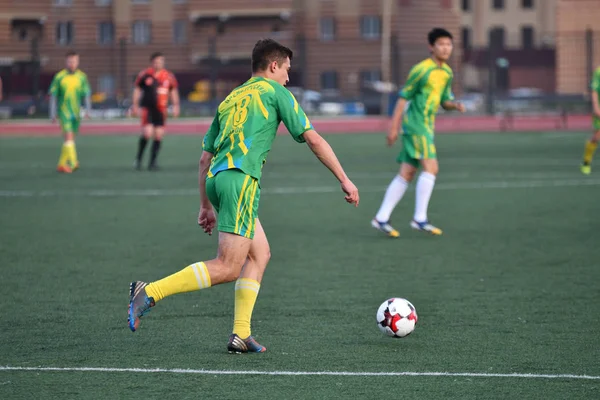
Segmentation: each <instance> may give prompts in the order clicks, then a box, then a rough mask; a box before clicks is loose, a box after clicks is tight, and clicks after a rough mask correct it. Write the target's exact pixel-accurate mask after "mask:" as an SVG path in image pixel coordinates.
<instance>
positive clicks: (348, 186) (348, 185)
mask: <svg viewBox="0 0 600 400" xmlns="http://www.w3.org/2000/svg"><path fill="white" fill-rule="evenodd" d="M275 101H276V106H277V109H278V111H279V116H280V117H281V120H282V121H283V123H284V125H285V127H286V128H287V129H288V131H289V132H290V134H291V135H292V137H293V138H294V140H295V141H296V142H298V143H303V142H306V144H308V147H309V148H310V149H311V150H312V152H313V153H314V154H315V156H317V158H318V159H319V161H321V162H322V163H323V165H325V166H326V167H327V168H329V170H330V171H331V172H332V173H333V175H334V176H335V177H336V178H337V180H338V181H339V182H340V184H341V186H342V191H343V192H344V193H345V194H346V196H345V199H346V201H347V202H348V203H351V204H354V205H356V206H358V202H359V196H358V189H357V188H356V186H354V184H353V183H352V181H351V180H350V179H349V178H348V176H347V175H346V173H345V172H344V169H343V168H342V165H341V164H340V162H339V160H338V158H337V157H336V155H335V153H334V152H333V149H332V148H331V146H330V145H329V143H327V141H326V140H325V139H323V138H322V137H321V135H319V134H318V133H317V132H316V131H315V130H314V128H313V126H312V124H311V123H310V120H309V119H308V117H307V116H306V114H305V113H304V110H303V109H302V107H300V105H299V104H298V102H297V101H296V98H295V97H294V95H293V94H292V93H291V92H290V91H289V90H287V89H285V88H283V87H277V88H276V91H275Z"/></svg>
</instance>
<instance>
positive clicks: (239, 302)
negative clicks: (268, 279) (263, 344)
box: [233, 278, 260, 339]
mask: <svg viewBox="0 0 600 400" xmlns="http://www.w3.org/2000/svg"><path fill="white" fill-rule="evenodd" d="M259 290H260V283H258V282H257V281H255V280H254V279H246V278H240V279H238V280H237V282H236V283H235V314H234V318H233V333H235V334H236V335H238V336H239V337H241V338H242V339H246V338H247V337H248V336H250V319H251V318H252V310H254V304H255V303H256V298H257V297H258V291H259Z"/></svg>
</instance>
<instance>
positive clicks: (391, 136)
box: [387, 128, 398, 146]
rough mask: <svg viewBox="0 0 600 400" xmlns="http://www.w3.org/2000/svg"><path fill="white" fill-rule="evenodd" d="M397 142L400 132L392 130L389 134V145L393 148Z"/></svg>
mask: <svg viewBox="0 0 600 400" xmlns="http://www.w3.org/2000/svg"><path fill="white" fill-rule="evenodd" d="M396 140H398V130H396V129H393V128H392V129H390V130H389V132H388V134H387V145H388V146H393V145H394V143H396Z"/></svg>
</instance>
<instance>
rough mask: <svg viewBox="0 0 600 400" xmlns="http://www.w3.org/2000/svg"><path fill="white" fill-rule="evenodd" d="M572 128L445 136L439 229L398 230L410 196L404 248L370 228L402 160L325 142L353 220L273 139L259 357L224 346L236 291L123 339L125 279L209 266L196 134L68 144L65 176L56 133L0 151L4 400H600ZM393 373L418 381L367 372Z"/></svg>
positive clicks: (223, 290) (591, 276)
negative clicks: (409, 314) (388, 305)
mask: <svg viewBox="0 0 600 400" xmlns="http://www.w3.org/2000/svg"><path fill="white" fill-rule="evenodd" d="M584 137H585V136H584V134H582V133H581V134H580V133H527V134H525V133H522V134H518V133H511V134H468V135H441V136H439V137H438V138H437V139H436V140H437V144H438V152H439V154H440V164H441V170H442V172H441V174H440V176H439V178H438V185H437V187H436V190H435V192H434V195H433V198H432V202H431V207H430V218H431V220H432V222H434V223H435V224H438V225H439V226H440V227H441V228H443V229H444V233H445V234H444V236H442V237H429V236H424V235H423V234H421V233H419V232H413V231H411V230H410V228H409V226H408V222H409V221H410V219H411V217H412V211H413V205H414V191H413V190H411V191H409V192H408V193H407V196H406V197H405V198H404V200H403V201H402V202H401V204H400V206H399V207H398V208H397V210H396V212H395V214H394V215H393V222H394V224H395V225H396V227H397V228H399V229H400V231H401V235H402V236H401V238H400V239H398V240H393V239H388V238H385V237H382V236H381V235H379V234H378V232H375V231H374V230H373V229H372V228H371V227H370V225H369V221H370V219H371V218H372V217H373V215H374V213H375V211H376V209H377V207H378V206H379V203H380V201H381V198H382V195H383V190H384V188H385V187H386V186H387V184H388V182H389V181H390V179H391V178H392V177H393V174H394V173H395V171H396V168H397V167H396V165H395V163H394V158H395V155H396V152H397V151H398V149H397V148H396V149H388V148H386V147H385V146H384V137H383V135H372V134H371V135H332V136H328V137H327V138H328V140H329V141H330V143H331V144H332V146H333V147H334V149H336V151H337V153H338V155H339V157H340V159H341V161H342V163H343V164H344V165H345V167H346V169H347V171H348V172H349V175H350V177H351V178H353V180H354V181H355V183H356V184H357V186H358V187H359V189H361V204H360V207H359V208H357V209H355V208H353V207H350V206H348V205H346V204H345V203H344V200H343V197H342V195H341V193H340V192H339V191H338V185H337V183H336V181H335V180H334V178H333V177H332V176H331V175H330V174H329V172H328V171H326V170H325V169H324V168H323V167H322V166H321V165H320V164H319V163H318V161H316V159H314V157H313V156H312V154H311V153H310V151H309V150H308V149H307V148H306V147H305V146H302V145H298V144H296V143H294V142H293V141H292V140H291V139H290V138H289V137H281V138H278V139H277V141H276V143H275V146H274V149H273V152H272V153H271V156H270V158H269V160H268V162H267V164H266V166H265V174H264V178H263V182H262V183H263V185H262V186H263V194H262V198H261V208H260V217H261V221H262V223H263V226H264V228H265V230H266V231H267V235H269V238H270V242H271V247H272V253H273V256H272V260H271V264H270V266H269V268H268V269H267V273H266V276H265V279H264V281H263V285H262V288H261V295H260V297H259V300H258V303H257V307H256V309H255V313H254V320H253V332H254V334H255V335H256V336H257V339H258V340H259V341H260V342H261V343H263V344H265V345H266V346H267V347H268V349H269V351H268V352H267V353H266V354H263V355H244V356H235V355H230V354H227V352H226V351H225V346H226V341H227V337H228V334H229V333H230V329H231V325H232V313H233V286H232V285H225V286H219V287H216V288H211V289H209V290H205V291H201V292H196V293H189V294H185V295H179V296H174V297H171V298H168V299H166V300H165V301H163V302H161V303H160V304H159V305H158V306H157V307H156V308H155V309H154V310H153V312H152V313H150V314H149V316H148V317H146V318H144V320H143V322H142V326H141V329H140V331H139V332H136V333H135V334H134V333H131V332H130V331H129V329H128V328H127V323H126V307H127V301H128V285H129V282H130V281H131V280H137V279H140V280H150V281H151V280H155V279H158V278H161V277H163V276H165V275H167V274H170V273H172V272H175V271H177V270H179V269H181V268H183V267H184V266H186V265H188V264H190V263H192V262H196V261H200V260H203V259H208V258H212V257H213V256H214V254H215V250H216V244H217V242H216V237H208V236H206V235H204V234H203V233H202V231H201V230H200V229H199V228H198V227H197V225H196V215H197V210H198V195H197V188H196V179H197V178H196V174H197V172H196V171H197V160H198V158H199V155H200V152H201V138H200V137H182V136H181V137H177V136H172V137H168V138H167V140H166V142H165V146H164V148H163V153H162V154H161V161H162V166H163V170H162V171H160V172H157V173H150V172H147V171H143V172H136V171H133V169H132V158H133V157H132V156H133V152H134V146H135V145H136V138H134V137H82V138H80V140H79V145H78V147H79V154H80V159H81V164H82V168H81V170H79V171H77V172H76V173H75V174H73V175H71V176H64V175H58V174H56V173H55V172H54V166H55V162H56V159H57V157H58V151H59V146H60V140H59V139H58V138H4V139H0V183H1V186H0V227H1V230H0V255H1V265H0V282H1V294H0V398H1V399H20V398H24V399H32V398H35V399H71V398H76V399H85V398H103V399H113V398H114V399H116V398H123V399H124V398H146V399H151V398H152V399H154V398H178V399H197V398H222V399H233V398H238V399H316V398H319V399H331V398H372V399H381V398H415V399H417V398H418V399H449V398H456V399H508V398H523V399H533V398H543V399H567V398H568V399H581V398H587V399H597V398H600V363H599V362H598V360H599V359H600V340H599V337H600V336H599V332H600V312H599V311H600V310H599V305H600V291H599V290H598V282H599V281H600V268H599V265H598V262H597V260H598V256H597V251H596V249H597V246H598V236H597V232H598V228H599V224H598V204H599V203H598V199H599V198H600V171H598V175H592V176H590V177H584V176H582V175H581V174H580V173H579V170H578V161H579V157H580V155H581V151H582V148H583V140H584ZM392 296H401V297H406V298H408V299H410V300H411V301H412V302H413V304H415V306H416V308H417V311H418V313H419V324H418V325H417V328H416V330H415V332H414V333H413V334H412V335H411V336H409V337H408V338H406V339H400V340H395V339H391V338H388V337H384V336H383V335H382V334H381V333H380V332H379V330H378V328H377V326H376V323H375V312H376V310H377V307H378V306H379V304H380V303H381V302H382V301H383V300H385V299H386V298H388V297H392ZM7 366H8V367H11V368H13V367H26V368H32V369H31V370H14V369H7V368H6V367H7ZM45 367H58V368H66V370H61V371H49V370H45V369H43V368H45ZM85 368H105V369H106V370H85ZM154 368H162V369H172V371H169V372H155V373H150V372H149V370H150V369H154ZM132 369H140V370H139V371H134V370H132ZM182 369H185V370H187V369H190V370H193V371H188V373H183V372H182V371H178V370H182ZM249 371H261V372H263V373H267V372H275V371H285V372H287V373H288V374H287V375H286V374H262V375H258V374H250V373H249ZM323 371H331V372H333V373H332V374H329V375H318V374H302V373H304V372H323ZM341 372H352V373H356V374H354V375H343V374H341ZM388 372H396V373H402V372H414V373H416V374H413V375H404V376H403V375H400V374H398V375H384V374H379V375H378V374H372V375H368V374H365V373H388ZM438 372H448V373H451V374H464V375H435V374H433V373H438ZM477 374H483V375H477ZM496 374H498V375H496ZM506 374H532V376H530V377H519V376H510V375H506ZM569 374H572V375H588V376H590V379H578V378H577V377H571V378H569V377H565V376H564V375H569Z"/></svg>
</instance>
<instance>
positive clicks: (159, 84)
mask: <svg viewBox="0 0 600 400" xmlns="http://www.w3.org/2000/svg"><path fill="white" fill-rule="evenodd" d="M150 62H151V66H150V68H147V69H145V70H143V71H142V72H140V73H139V75H138V76H137V79H136V80H135V88H134V89H133V101H132V103H133V105H132V112H133V115H135V116H137V115H140V116H141V119H142V136H141V137H140V141H139V145H138V152H137V158H136V161H135V167H136V168H137V169H141V167H142V157H143V156H144V150H145V149H146V144H148V140H150V138H152V137H153V138H154V141H153V142H152V152H151V154H150V163H149V164H148V169H149V170H156V169H158V166H157V165H156V157H157V156H158V151H159V150H160V145H161V142H162V138H163V136H164V134H165V121H166V119H167V108H168V105H169V97H170V98H171V103H172V105H173V116H175V117H178V116H179V91H178V90H177V80H176V79H175V76H173V74H172V73H171V72H169V71H167V70H166V69H165V57H164V56H163V55H162V53H154V54H152V56H150ZM140 106H141V110H140Z"/></svg>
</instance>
